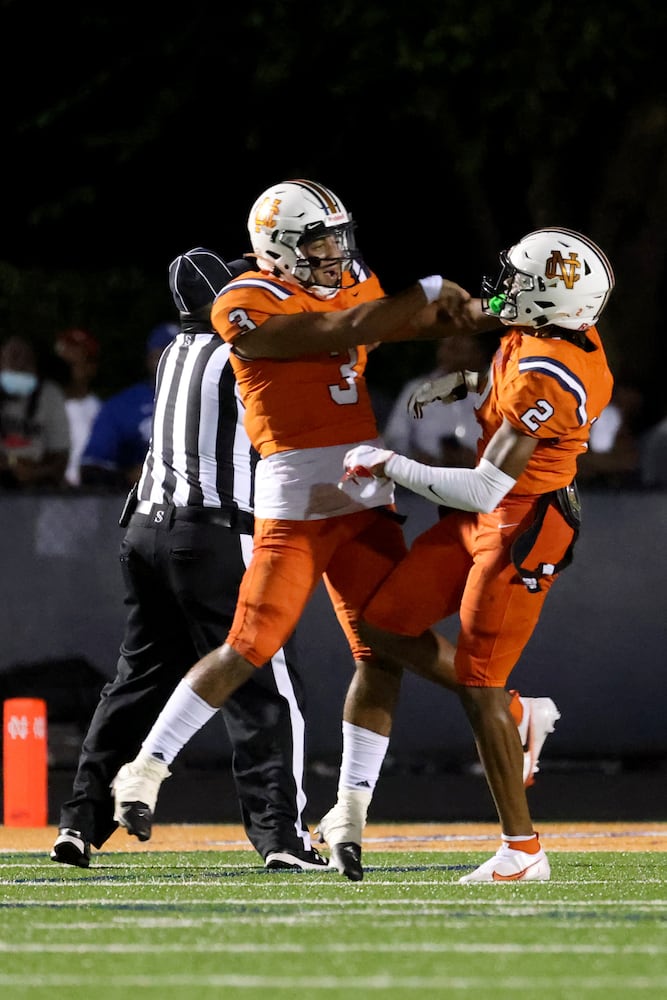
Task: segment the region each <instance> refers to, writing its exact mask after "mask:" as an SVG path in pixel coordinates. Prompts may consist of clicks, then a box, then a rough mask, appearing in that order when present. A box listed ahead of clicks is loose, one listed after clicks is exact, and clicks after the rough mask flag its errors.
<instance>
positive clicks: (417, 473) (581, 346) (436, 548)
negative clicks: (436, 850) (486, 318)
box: [334, 229, 614, 883]
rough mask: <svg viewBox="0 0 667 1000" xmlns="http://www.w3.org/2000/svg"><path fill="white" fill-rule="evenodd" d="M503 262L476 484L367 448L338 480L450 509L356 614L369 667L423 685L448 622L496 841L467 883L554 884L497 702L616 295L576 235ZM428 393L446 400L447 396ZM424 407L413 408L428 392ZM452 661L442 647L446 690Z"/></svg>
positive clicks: (590, 404)
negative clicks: (601, 329) (604, 317)
mask: <svg viewBox="0 0 667 1000" xmlns="http://www.w3.org/2000/svg"><path fill="white" fill-rule="evenodd" d="M501 260H502V264H503V268H502V271H501V273H500V276H499V278H498V279H497V280H496V281H495V282H491V281H489V280H488V279H486V280H485V282H484V284H483V291H482V304H483V309H484V310H485V312H487V313H489V314H491V315H495V316H497V317H498V318H499V319H500V320H501V322H502V323H503V324H504V325H505V326H507V327H508V328H509V329H508V331H507V333H506V335H505V336H503V337H502V339H501V343H500V347H499V349H498V351H497V353H496V355H495V357H494V359H493V362H492V364H491V367H490V370H489V373H488V375H487V376H486V377H485V378H484V379H482V381H481V384H480V385H479V386H478V391H479V393H480V399H479V403H478V404H477V408H476V409H477V414H478V419H479V422H480V425H481V437H480V444H479V447H478V462H477V466H476V468H475V469H461V468H456V469H447V468H440V469H434V468H432V467H431V466H427V465H421V464H419V463H417V462H414V461H411V460H410V459H407V458H404V457H402V456H399V455H395V454H392V453H391V452H388V451H385V450H381V449H377V448H369V447H368V446H361V447H356V448H354V449H352V450H351V451H350V452H349V453H348V454H347V455H346V457H345V461H344V468H345V470H346V473H345V475H346V476H347V477H348V479H350V478H351V479H353V480H356V481H357V482H369V478H368V477H369V476H370V477H371V479H370V482H373V483H380V484H385V485H386V484H387V483H389V482H394V483H400V484H401V485H402V486H404V487H406V488H408V489H411V490H414V491H415V492H416V493H419V494H420V495H422V496H424V497H426V498H428V499H430V500H432V501H434V502H435V503H438V504H445V505H446V506H447V507H448V508H454V510H451V511H450V512H449V513H447V514H446V516H444V517H442V519H441V520H440V521H439V522H438V523H437V524H436V525H435V526H434V527H433V528H431V529H430V530H428V531H426V532H424V533H423V534H422V535H421V536H419V538H417V539H416V540H415V542H414V543H413V545H412V547H411V549H410V552H409V553H408V555H406V556H405V557H404V558H403V560H402V561H401V563H400V564H399V565H398V566H397V567H396V568H395V569H394V570H393V571H392V573H391V574H390V575H389V577H388V578H387V579H386V581H385V582H384V584H382V586H381V587H380V589H379V590H378V591H377V593H376V594H375V596H374V597H373V598H372V599H371V601H370V603H369V604H368V605H367V606H366V607H365V608H364V609H363V612H362V614H363V621H362V623H361V626H360V629H361V634H362V636H363V637H364V638H365V639H366V640H367V641H368V642H369V644H370V645H371V648H372V649H373V650H374V651H375V652H377V653H379V654H381V655H382V656H384V657H390V658H391V657H393V658H395V659H397V660H398V662H401V663H404V664H407V665H408V666H410V667H411V668H412V669H413V670H415V671H417V672H418V673H424V674H425V675H426V676H429V677H432V675H433V673H434V672H435V671H436V670H437V663H438V660H439V657H440V656H441V654H440V650H441V649H443V646H442V642H441V639H440V638H439V637H438V636H437V635H436V634H435V633H434V632H433V631H431V628H432V626H433V625H434V624H435V623H436V622H438V621H440V620H441V619H443V618H447V617H448V616H449V615H452V614H454V613H455V612H459V614H460V620H461V629H460V633H459V637H458V641H457V647H456V656H455V670H456V677H457V680H458V684H459V694H460V697H461V700H462V702H463V706H464V708H465V711H466V713H467V715H468V718H469V720H470V723H471V725H472V729H473V732H474V735H475V740H476V743H477V748H478V752H479V757H480V760H481V762H482V765H483V767H484V771H485V774H486V778H487V782H488V785H489V788H490V791H491V794H492V796H493V799H494V802H495V804H496V809H497V811H498V816H499V819H500V823H501V828H502V842H501V846H500V848H499V850H498V852H497V853H496V854H495V855H494V857H492V858H491V859H490V860H489V861H487V862H485V863H484V864H482V865H481V866H480V867H478V868H476V869H475V870H474V871H472V872H470V873H469V874H467V875H464V876H463V877H462V878H460V879H459V881H460V882H464V883H468V882H473V883H475V882H506V881H521V880H523V881H547V880H548V879H549V878H550V869H549V861H548V859H547V856H546V854H545V852H544V850H543V849H542V847H541V846H540V842H539V836H538V834H537V833H536V832H535V830H534V828H533V824H532V820H531V816H530V812H529V809H528V804H527V800H526V794H525V789H524V781H523V779H522V762H521V753H522V751H521V745H520V741H519V739H518V738H517V727H516V719H515V718H513V715H512V711H513V708H514V707H515V706H512V705H511V703H510V705H508V702H507V697H506V691H505V687H506V684H507V682H508V679H509V675H510V673H511V671H512V669H513V667H514V666H515V664H516V662H517V660H518V659H519V656H520V655H521V652H522V650H523V648H524V647H525V645H526V643H527V642H528V640H529V639H530V636H531V634H532V632H533V630H534V628H535V626H536V624H537V621H538V619H539V616H540V613H541V610H542V607H543V604H544V600H545V598H546V595H547V593H548V592H549V590H550V588H551V586H552V584H553V582H554V580H555V579H556V577H557V575H558V573H559V571H560V570H561V569H563V568H565V566H567V564H568V563H569V561H570V560H571V558H572V549H573V546H574V542H575V540H576V537H577V534H578V529H579V501H578V496H577V492H576V486H575V475H576V469H577V458H578V456H579V455H581V454H582V453H583V452H584V451H585V450H586V446H587V440H588V436H589V433H590V428H591V425H592V424H593V423H594V421H595V420H596V419H597V418H598V417H599V415H600V413H601V412H602V410H603V408H604V407H605V406H606V405H607V403H608V402H609V399H610V397H611V391H612V376H611V373H610V371H609V367H608V365H607V360H606V357H605V352H604V349H603V346H602V343H601V340H600V336H599V334H598V331H597V329H596V327H595V325H594V324H595V323H596V322H597V320H598V318H599V316H600V315H601V313H602V311H603V309H604V308H605V306H606V304H607V301H608V298H609V295H610V293H611V290H612V288H613V286H614V276H613V273H612V269H611V267H610V265H609V262H608V260H607V258H606V257H605V255H604V253H603V252H602V250H600V248H599V247H597V246H596V245H595V244H594V243H592V242H591V240H589V239H588V238H587V237H585V236H582V235H581V234H580V233H576V232H572V231H571V230H567V229H541V230H538V231H537V232H533V233H529V234H528V235H527V236H525V237H523V239H521V240H520V241H519V242H518V243H517V244H516V245H515V246H513V247H511V249H510V250H509V251H507V252H506V253H504V254H502V255H501ZM457 381H458V382H459V383H461V384H463V382H464V374H463V373H461V374H460V375H459V377H458V379H457ZM452 384H453V383H452ZM432 391H433V390H430V392H431V393H432ZM438 391H439V393H440V395H439V398H442V396H443V395H444V391H445V387H443V386H440V387H439V390H438ZM423 396H424V398H423V399H422V400H421V403H420V405H424V404H428V402H429V398H428V397H429V390H428V389H427V390H426V391H425V393H424V394H423ZM393 633H400V634H393ZM449 655H450V654H449V649H448V648H447V647H444V661H445V662H444V664H443V673H445V674H446V675H447V676H448V675H449V669H450V665H449ZM336 808H338V807H337V806H336V807H334V809H336Z"/></svg>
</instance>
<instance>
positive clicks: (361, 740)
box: [338, 722, 389, 792]
mask: <svg viewBox="0 0 667 1000" xmlns="http://www.w3.org/2000/svg"><path fill="white" fill-rule="evenodd" d="M388 747H389V737H388V736H380V735H379V733H374V732H372V731H371V730H370V729H362V728H361V727H360V726H353V725H352V723H350V722H343V758H342V761H341V765H340V777H339V779H338V788H339V789H341V788H357V789H367V790H368V791H370V792H372V791H373V790H374V789H375V786H376V784H377V780H378V777H379V776H380V768H381V767H382V762H383V761H384V758H385V755H386V753H387V748H388Z"/></svg>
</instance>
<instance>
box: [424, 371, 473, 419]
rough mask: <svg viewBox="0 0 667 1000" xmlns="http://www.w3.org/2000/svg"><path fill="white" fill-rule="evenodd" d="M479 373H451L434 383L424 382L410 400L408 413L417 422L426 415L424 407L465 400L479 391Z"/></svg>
mask: <svg viewBox="0 0 667 1000" xmlns="http://www.w3.org/2000/svg"><path fill="white" fill-rule="evenodd" d="M477 378H478V373H477V372H469V371H461V372H451V374H449V375H443V376H442V378H436V379H434V380H433V382H422V384H421V385H420V386H419V387H418V388H417V389H415V391H414V392H413V393H412V395H411V396H410V398H409V400H408V413H411V414H412V416H413V417H414V418H415V419H416V420H420V419H421V418H422V417H423V415H424V407H425V406H426V405H427V404H428V403H432V402H434V400H436V399H439V400H440V402H441V403H455V402H456V400H457V399H465V397H466V396H467V395H468V392H469V391H470V392H475V391H476V389H477Z"/></svg>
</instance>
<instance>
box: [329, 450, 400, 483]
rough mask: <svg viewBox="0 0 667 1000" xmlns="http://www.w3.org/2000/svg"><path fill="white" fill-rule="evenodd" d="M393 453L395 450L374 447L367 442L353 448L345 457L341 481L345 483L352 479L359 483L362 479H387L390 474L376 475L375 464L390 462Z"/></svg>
mask: <svg viewBox="0 0 667 1000" xmlns="http://www.w3.org/2000/svg"><path fill="white" fill-rule="evenodd" d="M393 454H394V452H393V451H387V450H386V449H384V448H373V447H371V445H367V444H360V445H357V447H356V448H351V449H350V451H348V452H347V454H346V455H345V458H344V459H343V468H344V469H345V472H344V473H343V478H342V479H341V483H345V482H347V481H348V480H350V479H351V480H352V481H353V482H355V483H358V482H359V480H360V479H383V480H387V479H388V478H389V477H388V476H376V475H375V474H374V472H373V469H374V468H375V466H378V465H383V464H384V463H385V462H388V461H389V459H390V458H391V456H392V455H393Z"/></svg>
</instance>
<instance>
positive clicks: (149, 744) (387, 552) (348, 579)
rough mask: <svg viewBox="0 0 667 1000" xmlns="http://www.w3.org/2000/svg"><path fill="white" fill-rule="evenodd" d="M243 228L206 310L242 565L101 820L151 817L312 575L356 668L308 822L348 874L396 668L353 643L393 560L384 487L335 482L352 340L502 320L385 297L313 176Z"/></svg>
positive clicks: (355, 359) (302, 598) (362, 434)
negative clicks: (331, 799) (232, 264)
mask: <svg viewBox="0 0 667 1000" xmlns="http://www.w3.org/2000/svg"><path fill="white" fill-rule="evenodd" d="M248 229H249V234H250V240H251V245H252V248H253V252H254V253H253V255H254V256H255V257H256V259H257V264H258V266H259V271H256V270H250V269H249V271H248V273H247V274H240V275H239V276H238V277H237V278H236V279H235V280H234V281H232V282H231V283H230V284H229V285H228V286H227V287H226V288H225V289H224V292H223V293H222V294H220V295H219V297H218V298H217V299H216V301H215V303H214V306H213V309H212V313H211V320H212V323H213V325H214V327H215V328H216V329H217V330H218V332H219V333H220V335H221V336H222V337H223V338H224V339H225V340H227V341H228V342H230V343H231V344H232V345H233V350H232V354H231V358H232V364H233V368H234V373H235V376H236V380H237V383H238V386H239V390H240V393H241V396H242V398H243V401H244V404H245V406H246V417H245V425H246V429H247V431H248V434H249V437H250V439H251V441H252V444H253V445H254V446H255V448H257V450H258V451H259V453H260V456H261V461H260V462H259V463H258V466H257V471H256V478H255V497H254V505H255V535H254V547H253V556H252V562H251V564H250V565H249V567H248V570H247V572H246V574H245V576H244V579H243V582H242V585H241V589H240V593H239V599H238V604H237V609H236V614H235V617H234V621H233V623H232V627H231V630H230V632H229V634H228V636H227V640H226V642H225V644H224V645H223V646H221V647H220V648H219V649H218V650H216V651H215V652H214V653H212V654H211V655H210V656H206V657H204V658H203V659H201V660H200V661H199V662H198V663H197V664H195V666H194V667H193V668H192V669H191V671H190V672H189V673H188V675H187V676H186V678H185V679H184V682H183V683H182V684H181V685H179V687H178V688H177V689H176V691H175V692H174V695H173V697H172V698H171V699H170V701H169V702H168V703H167V705H166V706H165V709H164V711H163V713H162V715H161V716H160V718H159V719H158V720H157V722H156V724H155V726H154V727H153V729H152V730H151V733H149V735H148V737H147V739H146V740H145V742H144V744H143V746H142V750H141V751H140V753H139V755H138V756H137V758H136V759H135V760H134V761H132V762H130V763H129V764H127V765H125V766H124V767H123V768H121V770H120V771H119V773H118V775H117V776H116V778H115V779H114V782H113V791H114V798H115V803H116V809H115V818H116V820H117V821H118V822H119V823H120V824H121V825H122V826H125V827H126V828H127V829H128V830H129V832H130V833H131V834H133V833H135V831H136V830H137V828H138V827H141V829H142V831H145V830H146V827H147V826H148V827H150V823H151V822H152V814H153V811H154V808H155V803H156V800H157V794H158V790H159V786H160V783H161V781H162V780H164V778H165V777H167V775H168V774H169V770H168V765H169V764H170V763H171V761H172V760H173V759H174V758H175V756H176V755H177V753H178V752H179V750H180V749H181V748H182V746H183V745H184V744H185V743H186V742H187V740H188V739H189V738H190V737H191V736H192V735H193V733H194V732H196V731H197V730H198V729H199V728H201V726H202V725H204V723H205V722H206V721H207V720H208V719H209V718H210V717H211V715H213V714H214V713H215V712H216V711H217V710H218V708H219V707H220V706H221V705H222V704H223V703H224V702H225V700H226V699H227V697H228V696H229V694H230V693H231V692H232V691H234V690H235V689H236V688H237V687H238V686H239V685H240V684H242V683H243V682H244V681H245V680H246V679H247V678H248V677H249V676H250V675H251V674H252V672H253V670H255V669H256V668H257V667H260V666H261V665H262V664H263V663H265V662H266V661H267V654H268V651H269V650H271V651H272V652H275V650H276V649H277V648H278V647H279V646H280V645H281V644H282V642H283V641H284V640H285V639H286V638H287V637H288V636H289V635H290V634H291V632H292V631H293V629H294V627H295V626H296V624H297V622H298V620H299V618H300V616H301V614H302V611H303V609H304V608H305V606H306V604H307V602H308V600H309V598H310V597H311V595H312V594H313V592H314V590H315V588H316V586H317V585H318V583H319V581H320V579H321V578H324V582H325V585H326V587H327V590H328V592H329V594H330V597H331V600H332V602H333V606H334V609H335V611H336V614H337V617H338V620H339V622H340V624H341V627H342V629H343V631H344V633H345V635H346V637H347V639H348V642H349V645H350V649H351V651H352V654H353V657H354V660H355V665H356V671H355V675H354V678H353V681H352V684H351V686H350V689H349V692H348V695H347V698H346V703H345V708H344V723H343V728H344V751H343V768H342V773H341V785H342V789H343V792H342V795H343V798H344V799H345V801H346V809H347V812H346V818H345V822H344V823H340V822H338V821H337V822H336V824H333V823H331V822H328V823H326V824H325V825H326V830H325V831H324V830H323V831H322V832H323V833H324V835H325V836H326V839H327V841H328V843H329V847H330V848H331V852H332V860H333V861H334V863H335V865H336V867H337V868H338V869H339V871H341V872H342V873H343V874H345V875H346V876H347V877H349V878H351V879H355V880H358V879H360V878H362V875H363V871H362V867H361V846H360V843H361V833H362V830H363V824H364V822H365V817H366V809H367V806H368V802H369V801H370V797H371V793H372V789H373V787H374V784H375V781H376V779H377V774H378V773H379V769H380V766H381V763H382V760H383V758H384V754H385V752H386V749H387V745H388V738H389V733H390V730H391V721H392V716H393V713H394V709H395V705H396V701H397V698H398V693H399V686H400V676H401V668H400V667H398V666H397V665H393V664H391V663H384V664H383V663H380V662H378V658H377V657H374V656H373V655H372V654H371V651H370V650H369V649H368V647H367V646H366V645H365V644H364V643H363V642H362V641H361V640H360V638H359V634H358V629H357V625H358V620H359V609H360V608H361V607H362V606H363V605H364V604H365V603H367V602H368V600H369V598H370V597H371V596H372V594H373V593H374V591H375V590H376V589H377V587H378V586H379V584H380V583H381V582H382V580H383V579H384V578H385V577H386V575H387V574H388V573H389V572H390V570H391V569H392V568H393V567H394V566H395V565H396V564H397V563H398V562H399V561H400V559H401V558H402V557H403V556H404V555H405V554H406V545H405V540H404V537H403V532H402V530H401V527H400V524H399V523H398V522H397V520H396V517H395V512H394V510H393V500H394V495H393V484H392V483H390V482H387V483H386V484H371V488H370V489H368V488H367V487H366V484H363V485H362V486H361V487H360V488H359V489H358V490H356V492H354V491H353V492H352V495H350V492H349V491H348V492H343V491H341V490H339V489H338V488H337V486H338V469H339V468H340V466H341V464H342V461H343V458H344V456H345V454H346V453H347V451H348V450H349V449H350V448H351V447H352V446H353V445H355V444H365V445H367V446H379V445H381V443H382V442H381V440H380V439H379V437H378V430H377V425H376V421H375V417H374V414H373V410H372V407H371V402H370V398H369V394H368V390H367V388H366V384H365V381H364V377H363V373H364V367H365V363H366V355H367V346H366V345H374V344H376V343H378V342H389V341H401V340H410V339H416V338H423V339H434V338H439V337H441V336H444V335H449V334H452V333H455V332H459V331H460V330H461V329H464V330H469V329H473V330H483V329H489V328H492V327H494V326H499V325H500V324H499V323H498V320H497V318H496V317H493V316H492V317H489V316H487V315H485V314H484V313H483V312H482V310H481V303H480V301H479V300H473V299H471V297H470V295H469V293H468V292H466V291H465V290H464V289H462V288H461V287H459V286H458V285H456V284H454V283H453V282H450V281H447V280H445V279H443V278H442V277H440V276H439V275H431V276H429V277H426V278H423V279H421V280H420V281H418V282H416V283H415V285H413V286H412V287H411V288H408V289H406V290H405V291H403V292H401V293H399V294H398V295H394V296H391V297H387V296H385V295H384V292H383V290H382V287H381V285H380V283H379V281H378V279H377V277H376V276H375V275H374V274H373V273H372V272H371V271H370V270H369V269H368V267H367V266H366V265H365V263H364V262H363V260H362V259H361V257H360V255H359V253H358V251H357V249H356V246H355V241H354V224H353V222H352V219H351V217H350V216H349V214H348V213H347V211H346V210H345V207H344V206H343V205H342V204H341V202H340V200H339V199H338V198H337V196H336V195H335V194H334V193H333V192H332V191H330V190H329V189H328V188H325V187H323V186H322V185H321V184H316V183H313V182H312V181H307V180H293V181H287V182H284V183H282V184H277V185H275V186H274V187H272V188H269V189H268V190H267V191H265V192H264V193H263V194H262V195H260V197H259V198H258V199H257V201H256V203H255V205H254V206H253V207H252V209H251V211H250V215H249V220H248ZM377 486H379V488H377ZM443 642H444V640H443ZM449 650H450V671H449V676H444V675H443V671H442V669H440V670H439V672H438V674H437V676H436V677H435V678H434V679H435V680H437V681H438V682H439V683H442V684H444V685H445V686H447V687H449V688H451V689H452V690H454V689H455V687H456V679H455V675H454V671H453V654H454V648H453V646H451V645H449ZM269 655H270V654H269ZM508 698H509V696H508ZM267 780H270V776H267ZM142 839H146V837H145V836H143V837H142Z"/></svg>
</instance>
